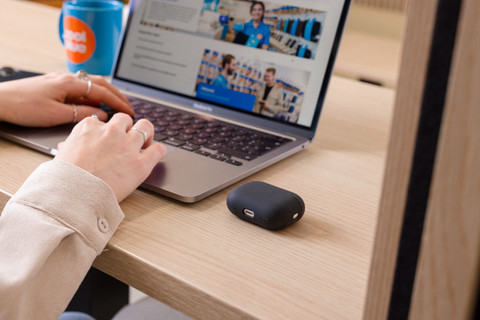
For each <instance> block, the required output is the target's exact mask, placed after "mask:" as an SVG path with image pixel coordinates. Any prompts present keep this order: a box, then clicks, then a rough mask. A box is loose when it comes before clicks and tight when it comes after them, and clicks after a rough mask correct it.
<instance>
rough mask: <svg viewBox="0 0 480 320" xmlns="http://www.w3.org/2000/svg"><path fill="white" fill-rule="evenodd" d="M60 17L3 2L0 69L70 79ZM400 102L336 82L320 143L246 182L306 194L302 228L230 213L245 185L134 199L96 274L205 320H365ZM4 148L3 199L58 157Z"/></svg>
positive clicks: (376, 90)
mask: <svg viewBox="0 0 480 320" xmlns="http://www.w3.org/2000/svg"><path fill="white" fill-rule="evenodd" d="M57 10H58V9H53V8H50V7H43V6H39V5H35V4H32V3H29V2H17V1H12V0H3V2H2V10H1V11H0V30H1V31H0V32H1V35H0V42H1V43H0V45H1V46H2V48H3V49H2V50H1V51H0V64H1V65H4V64H8V65H11V66H14V67H22V68H29V69H32V70H34V71H40V72H47V71H52V70H53V71H63V70H65V66H64V55H63V51H62V49H61V47H60V44H59V42H58V41H57V33H56V24H57V20H56V19H57V18H58V11H57ZM6 30H9V31H8V32H6ZM393 98H394V92H393V91H392V90H389V89H385V88H380V87H375V86H370V85H366V84H362V83H359V82H355V81H351V80H348V79H342V78H337V77H334V78H333V79H332V82H331V85H330V89H329V93H328V96H327V99H326V102H325V107H324V111H323V114H322V118H321V121H320V124H319V131H318V136H317V137H316V139H315V140H314V142H313V143H312V144H311V145H310V146H309V147H308V148H307V149H306V150H304V151H302V152H300V153H299V154H296V155H294V156H292V157H290V158H288V159H286V160H284V161H282V162H280V163H278V164H276V165H274V166H272V167H270V168H268V169H266V170H264V171H262V172H261V173H258V174H256V175H254V176H252V177H250V178H249V179H248V180H262V181H265V182H268V183H271V184H274V185H277V186H279V187H283V188H286V189H289V190H292V191H295V192H297V193H298V194H299V195H300V196H301V197H302V198H303V199H304V201H305V204H306V213H305V216H304V218H303V219H302V220H300V222H299V223H297V224H296V225H293V226H292V227H290V228H288V229H286V230H283V231H279V232H271V231H267V230H263V229H261V228H258V227H255V226H253V225H251V224H248V223H246V222H243V221H241V220H240V219H238V218H236V217H235V216H234V215H232V214H231V213H229V211H228V209H227V207H226V205H225V199H226V196H227V194H228V192H229V191H230V190H231V189H232V188H233V187H235V186H236V185H235V186H232V187H229V188H227V189H225V190H223V191H221V192H218V193H217V194H215V195H213V196H210V197H209V198H207V199H205V200H203V201H201V202H199V203H197V204H193V205H187V204H182V203H179V202H175V201H172V200H170V199H168V198H164V197H161V196H158V195H155V194H152V193H149V192H145V191H142V190H137V191H135V192H134V193H133V194H132V195H131V196H130V197H129V198H128V199H126V200H125V201H124V202H123V203H122V208H123V210H124V212H125V214H126V218H125V221H124V222H123V223H122V224H121V226H120V228H119V229H118V231H117V232H116V233H115V235H114V237H113V238H112V240H111V242H110V243H109V245H108V246H107V251H105V252H104V253H103V254H102V255H101V256H100V257H99V258H98V259H97V260H96V261H95V264H94V266H95V267H97V268H99V269H100V270H102V271H104V272H106V273H108V274H110V275H112V276H114V277H115V278H117V279H119V280H121V281H123V282H125V283H127V284H129V285H131V286H133V287H135V288H137V289H139V290H141V291H143V292H145V293H146V294H149V295H151V296H152V297H155V298H157V299H159V300H161V301H163V302H165V303H167V304H169V305H171V306H173V307H174V308H176V309H178V310H180V311H182V312H184V313H185V314H187V315H190V316H193V317H195V318H199V319H240V318H242V319H243V318H259V319H360V318H361V317H362V313H363V306H364V302H365V297H366V288H367V278H368V271H369V266H370V260H371V253H372V245H373V238H374V230H375V224H376V215H377V208H378V203H379V198H380V190H381V183H382V174H383V168H384V161H385V154H386V145H387V138H388V132H389V129H390V117H391V114H392V105H393ZM0 150H1V151H0V152H1V155H0V190H2V192H4V194H5V196H3V198H5V197H8V195H9V194H13V193H14V192H16V190H17V189H18V188H19V187H20V185H21V184H22V182H23V181H24V180H25V179H26V178H27V176H28V175H29V174H30V173H31V172H32V171H33V170H34V169H35V168H36V167H37V166H38V165H39V164H40V163H42V162H44V161H46V160H48V159H50V157H49V156H46V155H44V154H41V153H38V152H35V151H32V150H29V149H27V148H24V147H21V146H18V145H16V144H14V143H11V142H7V141H5V140H0Z"/></svg>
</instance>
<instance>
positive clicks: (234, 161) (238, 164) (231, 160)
mask: <svg viewBox="0 0 480 320" xmlns="http://www.w3.org/2000/svg"><path fill="white" fill-rule="evenodd" d="M225 162H226V163H230V164H233V165H234V166H237V167H240V166H241V165H243V163H241V162H240V161H237V160H233V159H227V161H225Z"/></svg>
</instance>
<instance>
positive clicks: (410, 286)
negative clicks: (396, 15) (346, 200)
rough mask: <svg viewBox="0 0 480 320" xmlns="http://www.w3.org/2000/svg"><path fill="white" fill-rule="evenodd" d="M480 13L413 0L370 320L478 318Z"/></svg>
mask: <svg viewBox="0 0 480 320" xmlns="http://www.w3.org/2000/svg"><path fill="white" fill-rule="evenodd" d="M462 6H468V9H467V8H462ZM475 7H476V8H475ZM461 9H463V11H462V14H461V15H460V11H461ZM479 9H480V8H479V5H478V2H475V0H463V1H455V0H435V1H430V0H421V1H420V0H417V1H412V2H411V3H410V7H409V11H408V18H407V31H406V37H405V46H404V52H403V59H402V68H401V73H400V79H399V85H398V91H397V99H396V105H395V111H394V118H393V126H392V131H391V138H390V145H389V150H388V156H387V163H386V171H385V178H384V185H383V191H382V198H381V203H380V209H379V217H378V223H377V230H376V236H375V243H374V252H373V258H372V264H371V269H370V278H369V284H368V292H367V299H366V305H365V312H364V318H365V319H387V318H388V319H407V318H411V319H439V318H442V319H443V318H445V319H448V318H455V319H469V318H471V316H472V315H473V314H474V312H475V309H474V308H475V305H476V303H477V298H476V295H477V290H478V283H479V278H478V267H479V247H480V236H479V234H480V221H479V220H480V218H479V215H478V208H479V207H480V205H479V200H477V199H478V194H479V191H480V188H479V181H480V177H479V175H480V173H479V171H480V170H479V167H478V163H479V162H480V154H479V146H480V142H479V136H480V133H479V130H478V129H476V128H475V129H474V126H476V127H478V123H479V122H480V118H479V112H478V110H479V108H478V106H479V105H480V97H479V94H478V88H479V87H480V78H479V74H480V70H479V66H480V62H479V59H478V52H479V50H480V48H479V45H478V44H479V43H480V40H479V36H478V34H479V32H480V24H479V22H478V20H479V18H480V10H479ZM457 25H460V26H463V28H462V29H461V30H462V32H461V33H460V34H457V32H456V30H457ZM475 45H476V48H473V49H472V47H471V46H475ZM475 49H476V50H475ZM454 52H455V55H456V56H455V60H453V58H452V55H453V53H454ZM451 62H452V63H454V64H453V69H452V70H453V71H451V68H450V65H451ZM472 68H473V70H472ZM475 88H476V89H475ZM447 94H448V96H447ZM447 99H448V100H447ZM444 106H445V108H446V110H447V112H448V113H447V115H446V118H444ZM462 123H463V124H464V125H462ZM472 124H474V125H472ZM475 124H477V125H475ZM440 130H442V136H441V138H440V139H439V132H440ZM438 144H439V145H440V146H441V149H440V151H437V145H438ZM475 164H476V165H475ZM434 170H435V176H434V182H435V184H432V175H433V173H434ZM447 174H449V175H447ZM432 187H433V189H432ZM446 195H450V197H446ZM446 199H448V200H449V201H450V202H449V203H446V201H447V200H446ZM462 200H466V201H462ZM475 211H476V212H475ZM445 221H450V222H451V224H447V223H446V222H445ZM424 225H425V228H424ZM452 226H454V227H455V228H452ZM445 235H449V236H448V237H445ZM447 239H448V240H451V241H450V242H448V241H447ZM459 252H460V253H459ZM418 262H420V264H419V263H418ZM437 282H438V283H437ZM432 288H434V290H433V289H432ZM452 291H453V293H452ZM433 292H435V294H433ZM477 312H478V311H477Z"/></svg>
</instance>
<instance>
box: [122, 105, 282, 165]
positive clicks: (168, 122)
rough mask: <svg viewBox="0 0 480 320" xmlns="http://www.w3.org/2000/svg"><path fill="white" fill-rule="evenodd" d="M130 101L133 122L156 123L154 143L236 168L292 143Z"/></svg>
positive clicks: (238, 127) (157, 106) (272, 136)
mask: <svg viewBox="0 0 480 320" xmlns="http://www.w3.org/2000/svg"><path fill="white" fill-rule="evenodd" d="M129 100H130V103H131V104H132V106H133V108H134V110H135V116H134V121H137V120H139V119H142V118H145V119H148V120H150V121H151V122H152V123H153V125H154V127H155V136H154V140H156V141H161V142H163V143H165V144H169V145H171V146H174V147H178V148H181V149H184V150H187V151H191V152H195V153H197V154H199V155H202V156H205V157H209V158H212V159H215V160H218V161H224V162H226V163H229V164H232V165H235V166H241V165H243V163H244V162H245V161H251V160H253V159H256V158H258V157H260V156H262V155H264V154H266V153H267V152H269V151H272V150H273V149H275V148H277V147H279V146H281V145H283V144H285V143H287V142H289V141H290V140H289V139H286V138H282V137H278V136H275V135H271V134H267V133H264V132H260V131H256V130H252V129H247V128H244V127H240V126H236V125H233V124H230V123H227V122H223V121H220V120H215V119H206V118H204V117H201V116H199V115H196V114H194V113H190V112H186V111H179V110H176V109H173V108H169V107H167V106H163V105H159V104H155V103H152V102H148V101H144V100H140V99H137V98H132V97H129Z"/></svg>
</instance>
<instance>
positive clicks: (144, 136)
mask: <svg viewBox="0 0 480 320" xmlns="http://www.w3.org/2000/svg"><path fill="white" fill-rule="evenodd" d="M130 130H134V131H136V132H138V133H141V134H142V136H143V143H144V144H145V142H147V138H148V134H147V132H146V131H145V130H142V129H138V128H135V127H132V129H130Z"/></svg>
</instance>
